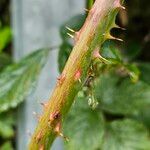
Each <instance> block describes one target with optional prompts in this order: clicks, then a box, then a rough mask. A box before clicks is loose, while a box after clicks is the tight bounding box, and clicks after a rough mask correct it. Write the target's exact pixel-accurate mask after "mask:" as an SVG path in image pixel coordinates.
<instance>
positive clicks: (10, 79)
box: [0, 49, 49, 112]
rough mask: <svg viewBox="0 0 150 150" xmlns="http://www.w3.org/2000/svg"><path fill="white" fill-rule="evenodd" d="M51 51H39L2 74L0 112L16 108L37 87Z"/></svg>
mask: <svg viewBox="0 0 150 150" xmlns="http://www.w3.org/2000/svg"><path fill="white" fill-rule="evenodd" d="M48 52H49V50H43V49H42V50H38V51H36V52H33V53H32V54H31V55H29V56H27V57H25V58H24V59H22V60H21V61H20V62H19V63H16V64H13V65H10V66H9V67H7V68H6V69H5V70H3V72H2V73H1V74H0V112H3V111H6V110H8V109H10V108H14V107H16V106H17V105H18V104H20V103H21V102H22V101H23V100H24V99H25V97H26V96H27V95H28V94H29V93H30V92H31V90H32V89H33V88H34V87H35V86H36V84H35V83H36V80H37V77H38V76H39V73H40V71H41V69H42V67H43V65H44V64H45V62H46V58H47V56H48Z"/></svg>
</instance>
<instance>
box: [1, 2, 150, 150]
mask: <svg viewBox="0 0 150 150" xmlns="http://www.w3.org/2000/svg"><path fill="white" fill-rule="evenodd" d="M92 3H93V0H87V4H86V6H85V7H86V8H87V9H90V7H91V6H92ZM124 5H125V6H126V11H120V13H119V14H118V16H117V20H116V22H117V24H118V25H119V26H121V27H122V28H126V30H120V29H113V30H112V34H113V35H114V36H115V37H119V38H122V39H123V40H124V42H122V43H120V42H118V41H106V42H105V43H104V44H103V46H102V49H101V50H100V54H101V57H102V58H101V59H100V60H97V59H96V60H94V61H93V62H92V63H91V71H92V74H91V75H90V76H88V78H87V81H86V83H85V85H84V87H83V89H82V90H81V91H80V92H79V93H78V96H77V98H76V102H75V104H74V105H73V106H72V110H71V111H70V114H69V115H68V117H67V118H66V120H65V121H64V134H66V135H67V136H68V137H69V138H70V142H68V143H67V142H65V149H66V150H77V149H79V150H85V149H86V150H100V149H101V150H128V149H130V150H138V149H141V150H149V149H150V138H149V137H150V117H149V116H150V9H149V8H150V1H149V0H143V1H141V0H132V1H130V0H126V1H125V4H124ZM87 13H88V12H85V13H84V14H79V15H77V16H73V17H72V18H70V20H68V21H67V22H65V23H64V24H63V25H62V26H61V27H60V36H61V38H62V44H61V46H60V47H59V52H58V53H59V56H58V64H59V71H60V73H61V71H62V69H63V67H64V65H65V63H66V61H67V59H68V57H69V54H70V52H71V50H72V47H73V44H74V42H73V40H72V39H70V37H69V36H68V35H67V34H66V33H67V32H68V30H67V29H66V26H68V27H70V28H72V29H74V30H75V31H78V30H79V29H80V28H81V26H82V24H83V22H84V20H85V18H86V15H87ZM10 15H11V14H10V0H0V150H12V149H15V140H16V138H17V137H16V128H17V126H16V119H15V118H16V117H15V116H16V114H15V112H16V111H15V110H16V107H17V106H18V105H19V104H20V103H21V102H22V101H23V100H24V99H25V97H26V96H27V95H28V94H29V92H31V91H32V89H34V87H35V86H36V81H37V78H38V74H39V73H40V71H41V69H42V67H43V65H44V64H45V62H46V59H47V54H48V52H49V50H47V49H41V50H38V51H36V52H34V53H32V54H30V55H29V56H26V57H25V58H22V59H21V60H20V61H19V62H14V61H13V58H12V31H11V25H10ZM31 62H34V63H31ZM31 64H32V65H31ZM37 64H38V65H37Z"/></svg>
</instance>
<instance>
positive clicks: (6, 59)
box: [0, 53, 12, 71]
mask: <svg viewBox="0 0 150 150" xmlns="http://www.w3.org/2000/svg"><path fill="white" fill-rule="evenodd" d="M11 63H12V59H11V57H10V56H9V55H8V54H6V53H0V71H1V70H2V69H4V68H5V67H6V66H8V65H9V64H11Z"/></svg>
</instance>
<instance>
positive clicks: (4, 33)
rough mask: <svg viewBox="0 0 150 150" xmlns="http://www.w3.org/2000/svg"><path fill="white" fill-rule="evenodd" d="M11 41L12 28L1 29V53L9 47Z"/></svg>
mask: <svg viewBox="0 0 150 150" xmlns="http://www.w3.org/2000/svg"><path fill="white" fill-rule="evenodd" d="M10 40H11V29H10V27H3V28H0V52H1V51H2V50H3V49H4V48H5V47H6V46H7V44H8V43H9V42H10Z"/></svg>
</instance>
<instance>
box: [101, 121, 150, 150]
mask: <svg viewBox="0 0 150 150" xmlns="http://www.w3.org/2000/svg"><path fill="white" fill-rule="evenodd" d="M101 149H102V150H149V149H150V140H149V135H148V131H147V130H146V129H145V128H144V126H143V125H142V124H140V123H138V122H136V121H133V120H129V119H126V120H120V121H113V122H112V123H110V124H109V125H108V127H107V129H106V132H105V136H104V142H103V145H102V148H101Z"/></svg>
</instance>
